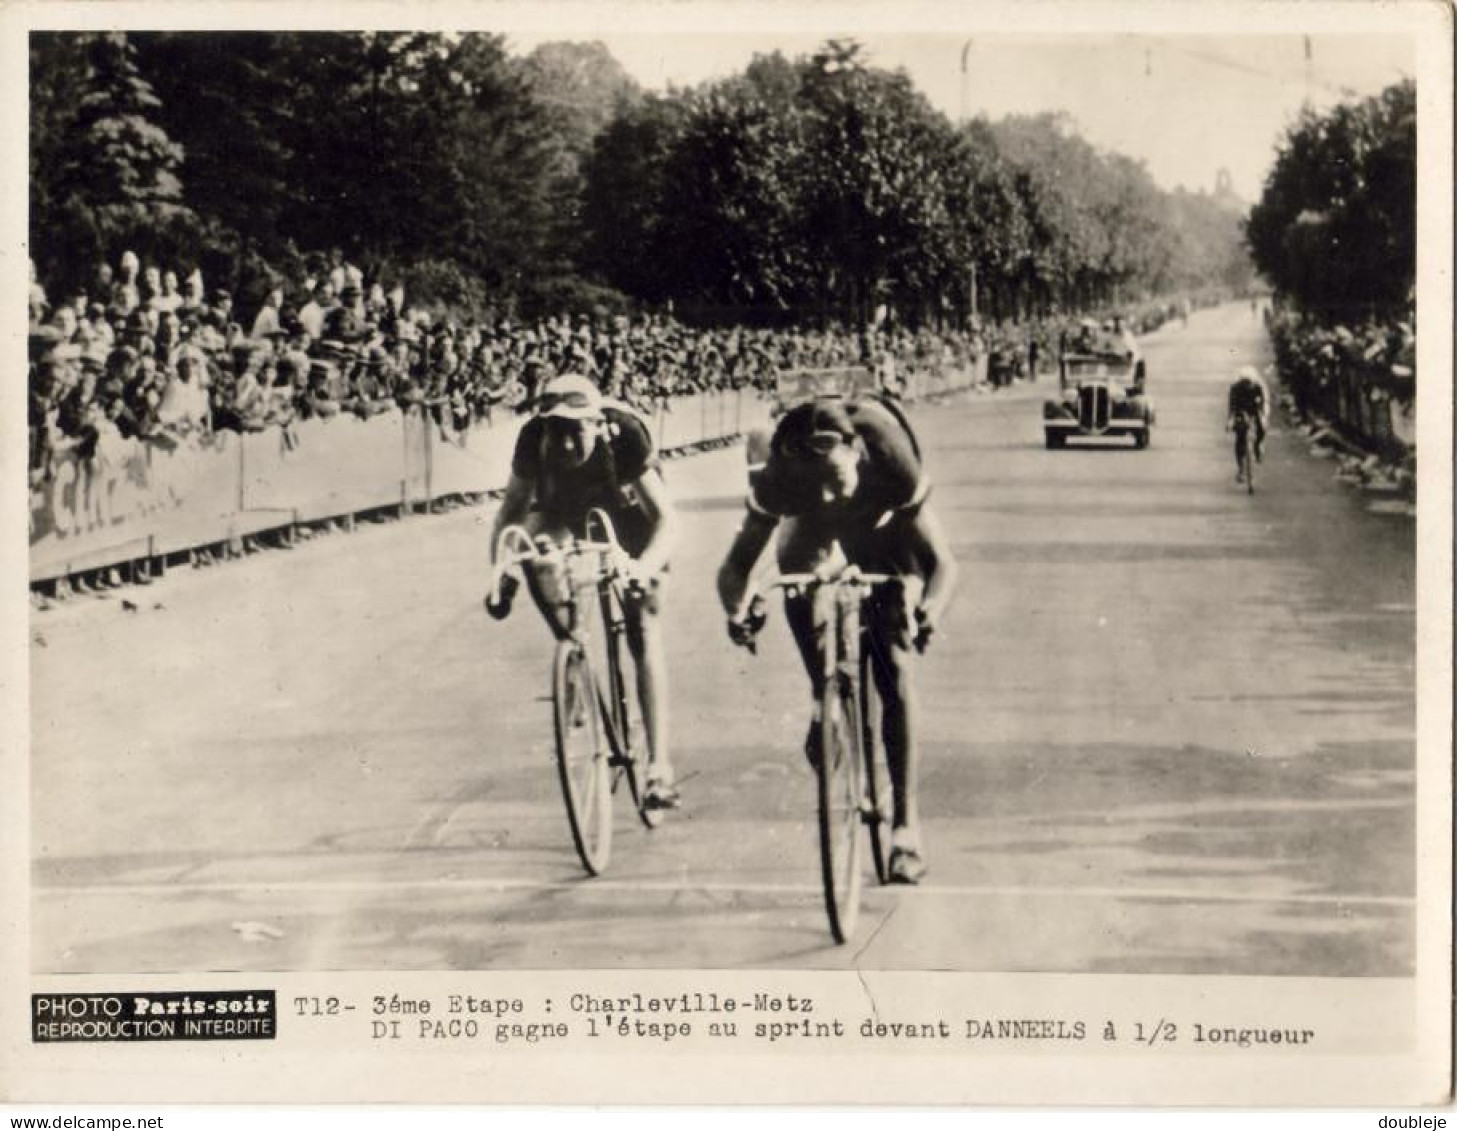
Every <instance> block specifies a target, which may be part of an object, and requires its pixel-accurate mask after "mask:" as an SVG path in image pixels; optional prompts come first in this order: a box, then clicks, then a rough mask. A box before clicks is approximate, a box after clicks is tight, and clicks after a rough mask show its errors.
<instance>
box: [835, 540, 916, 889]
mask: <svg viewBox="0 0 1457 1131" xmlns="http://www.w3.org/2000/svg"><path fill="white" fill-rule="evenodd" d="M849 550H850V554H851V560H852V561H854V562H855V563H856V564H857V565H859V566H860V567H861V568H862V569H864V570H866V571H867V572H871V573H890V574H894V575H896V576H898V577H899V578H900V584H899V585H889V586H882V587H881V588H879V589H877V590H876V591H875V592H874V593H872V594H871V597H870V601H869V604H868V608H867V609H866V616H867V618H868V621H867V627H868V629H869V631H870V647H871V657H872V662H871V665H870V670H871V673H872V675H873V677H874V679H875V687H876V691H877V692H878V693H879V695H880V711H881V715H880V719H881V722H880V726H881V742H882V743H883V744H884V747H885V761H886V769H887V770H888V771H889V775H890V787H891V796H892V799H893V805H892V808H891V861H890V872H891V879H892V881H894V882H900V883H915V882H916V881H918V880H919V879H920V878H921V877H922V876H923V875H924V874H925V871H926V866H925V862H924V860H923V859H922V855H921V852H922V849H921V812H920V758H919V747H918V745H917V742H916V728H917V724H918V722H919V712H918V709H917V698H916V685H915V660H916V650H915V634H916V630H915V616H914V610H915V608H916V606H917V605H918V604H919V603H920V600H921V597H922V595H923V593H924V591H925V579H924V577H923V576H922V573H921V569H922V567H921V563H919V562H918V561H916V559H915V556H914V554H913V553H911V552H910V549H909V547H908V545H907V542H906V539H905V537H904V534H903V532H901V531H900V530H898V528H897V523H896V522H894V521H892V522H890V523H887V524H885V525H883V526H879V527H876V528H875V529H874V530H872V531H871V532H870V533H869V534H868V535H867V536H866V537H865V538H864V539H863V540H862V541H861V542H859V543H858V544H854V545H852V546H851V547H850V548H849Z"/></svg>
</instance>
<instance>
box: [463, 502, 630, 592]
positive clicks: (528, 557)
mask: <svg viewBox="0 0 1457 1131" xmlns="http://www.w3.org/2000/svg"><path fill="white" fill-rule="evenodd" d="M594 527H595V528H596V530H597V532H599V536H598V537H596V538H593V537H591V535H592V534H593V533H594V529H593V528H594ZM584 529H585V530H586V533H587V535H588V537H585V538H577V537H575V536H573V535H570V534H569V535H567V537H565V538H563V539H562V540H561V541H556V540H554V539H552V538H549V537H547V536H546V535H537V536H536V537H532V534H531V532H530V531H529V530H527V529H526V528H525V527H524V526H521V525H519V524H516V523H513V524H511V525H510V526H506V527H503V528H502V530H501V533H500V534H499V535H497V537H496V562H495V566H494V567H493V569H492V572H491V587H490V595H491V599H492V600H496V599H498V598H499V596H500V589H501V582H502V580H503V579H504V578H505V577H506V575H507V574H508V573H510V572H511V571H512V570H514V569H516V568H517V567H518V566H521V565H523V564H525V563H526V562H556V563H562V562H565V560H566V559H567V558H568V557H569V556H580V555H584V554H599V555H601V557H602V558H603V559H604V560H605V561H606V562H607V563H608V567H609V570H610V572H611V573H612V574H613V575H617V574H619V573H620V572H621V570H622V564H623V561H624V560H625V559H626V558H627V556H628V555H627V552H626V551H625V550H624V549H623V548H622V543H620V542H619V541H618V540H617V530H616V528H615V527H614V526H613V525H612V519H611V517H610V516H609V515H608V514H607V512H606V511H604V510H602V508H600V507H593V508H592V509H591V510H589V511H588V512H587V518H586V522H585V523H584Z"/></svg>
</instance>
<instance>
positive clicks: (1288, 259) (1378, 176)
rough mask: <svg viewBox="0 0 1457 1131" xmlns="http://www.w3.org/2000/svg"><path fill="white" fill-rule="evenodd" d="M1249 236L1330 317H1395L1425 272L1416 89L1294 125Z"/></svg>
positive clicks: (1278, 277) (1269, 264)
mask: <svg viewBox="0 0 1457 1131" xmlns="http://www.w3.org/2000/svg"><path fill="white" fill-rule="evenodd" d="M1245 234H1246V239H1247V240H1248V242H1249V247H1250V251H1251V253H1252V255H1253V257H1254V261H1255V264H1256V266H1257V267H1258V268H1259V270H1260V272H1261V273H1262V274H1264V275H1265V277H1266V278H1267V279H1269V280H1270V282H1271V283H1272V284H1273V285H1274V286H1275V287H1276V288H1278V289H1279V290H1281V291H1283V292H1285V293H1286V294H1288V295H1289V296H1290V297H1292V298H1293V299H1295V300H1296V301H1297V302H1298V303H1299V304H1300V305H1301V306H1303V307H1304V308H1306V309H1307V311H1309V312H1310V313H1313V314H1317V315H1319V316H1321V317H1323V318H1327V319H1337V318H1352V319H1354V318H1360V317H1362V316H1364V315H1367V314H1378V313H1390V312H1392V311H1395V310H1397V309H1399V308H1401V307H1402V306H1403V305H1404V304H1405V303H1406V302H1407V300H1408V298H1409V295H1410V292H1411V288H1412V284H1413V281H1414V277H1415V267H1416V85H1415V83H1413V82H1411V81H1410V80H1406V81H1403V82H1401V83H1397V84H1395V85H1394V86H1391V87H1388V88H1387V89H1386V90H1385V91H1383V92H1382V93H1381V94H1379V95H1376V96H1375V97H1372V98H1368V99H1366V100H1364V101H1362V102H1359V103H1346V104H1342V105H1340V106H1337V107H1335V108H1334V109H1333V110H1331V111H1330V112H1329V113H1327V114H1317V113H1316V112H1314V111H1313V110H1310V109H1309V108H1307V109H1306V110H1305V111H1304V112H1303V113H1302V114H1301V116H1300V118H1299V120H1298V121H1297V122H1296V123H1295V124H1294V125H1293V126H1292V127H1291V128H1290V130H1289V132H1288V133H1287V135H1286V138H1285V140H1284V142H1283V143H1282V145H1281V147H1280V152H1279V155H1278V157H1277V158H1276V161H1275V166H1274V168H1273V169H1272V170H1271V172H1270V175H1269V177H1268V178H1267V179H1266V182H1265V187H1264V192H1263V194H1262V196H1261V197H1260V200H1259V202H1258V203H1257V204H1256V205H1255V207H1254V208H1253V209H1252V210H1251V212H1250V217H1249V221H1248V223H1247V225H1246V232H1245Z"/></svg>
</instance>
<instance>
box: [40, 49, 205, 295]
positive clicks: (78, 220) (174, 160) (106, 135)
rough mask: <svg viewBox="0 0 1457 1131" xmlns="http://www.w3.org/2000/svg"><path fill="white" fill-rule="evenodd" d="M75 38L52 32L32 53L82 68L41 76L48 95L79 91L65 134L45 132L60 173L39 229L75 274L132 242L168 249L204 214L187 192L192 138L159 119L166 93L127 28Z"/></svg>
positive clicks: (46, 152) (47, 194)
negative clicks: (175, 137) (141, 65)
mask: <svg viewBox="0 0 1457 1131" xmlns="http://www.w3.org/2000/svg"><path fill="white" fill-rule="evenodd" d="M37 38H38V39H39V38H41V37H37ZM70 39H71V42H70V43H61V42H44V41H42V42H41V43H40V44H39V45H38V47H39V50H38V51H37V52H36V53H35V54H33V55H32V61H33V62H34V63H40V64H42V65H43V66H44V65H46V64H49V65H50V66H51V67H57V68H58V67H64V66H67V65H71V66H78V67H79V68H80V77H79V81H76V82H75V83H74V85H71V84H70V83H68V82H67V79H66V77H65V76H62V75H60V74H58V73H56V71H54V70H53V71H51V72H50V73H48V74H42V75H40V76H38V78H37V84H38V86H39V87H40V88H41V89H43V90H45V91H47V93H48V95H50V94H53V93H54V92H56V91H57V90H58V89H64V90H66V93H67V94H68V95H69V96H72V97H74V99H75V112H74V115H68V116H64V117H61V118H60V119H59V122H60V125H61V130H60V132H59V135H57V134H55V133H51V134H50V135H49V136H45V137H44V142H43V147H42V150H41V153H40V155H39V160H40V161H42V162H44V163H45V168H44V170H43V171H44V172H46V173H49V174H51V176H52V178H53V179H52V181H51V185H52V187H50V188H49V189H48V190H47V189H42V190H40V193H39V194H38V195H40V196H41V198H42V208H43V210H44V215H45V218H46V221H47V223H46V226H45V227H44V228H42V229H39V230H35V231H33V232H32V246H33V248H34V249H35V251H36V253H37V258H38V259H40V260H41V261H43V262H45V263H46V264H47V265H48V266H50V267H51V268H52V269H55V270H57V271H58V273H59V274H61V275H62V276H70V281H73V282H74V281H76V276H77V275H78V273H85V272H87V271H89V269H90V266H91V265H92V264H94V263H95V262H96V261H97V260H98V259H101V258H106V257H110V255H111V254H112V253H114V252H118V251H120V250H121V248H122V247H124V246H127V247H133V248H134V249H135V250H137V251H138V252H139V253H140V254H143V255H149V256H153V257H155V255H156V254H158V253H165V249H167V248H168V247H170V246H172V245H173V244H175V242H176V240H177V238H178V232H179V230H182V229H186V228H188V227H189V226H190V225H192V224H193V223H195V219H196V218H195V216H194V215H193V213H192V212H191V210H190V209H188V208H187V207H186V206H185V205H184V204H183V202H182V182H181V180H180V179H179V177H178V170H179V168H180V166H181V163H182V156H183V152H182V147H181V146H179V145H177V144H176V143H175V142H173V141H172V139H171V138H170V137H168V135H167V132H166V130H165V129H163V128H162V127H161V125H159V124H158V121H157V119H158V111H159V110H160V107H161V103H160V101H159V100H158V98H157V96H156V94H155V93H154V92H153V90H152V87H151V85H150V84H149V83H148V82H147V81H146V79H145V78H143V77H142V75H141V73H140V72H139V71H138V69H137V65H136V51H135V48H134V47H133V46H132V44H131V43H130V42H129V41H128V39H127V37H126V35H124V34H122V33H120V32H107V33H97V34H91V35H87V36H85V37H76V36H72V37H70ZM47 110H48V111H53V110H54V106H53V105H51V106H47ZM43 113H44V112H43ZM43 120H44V119H43ZM50 124H51V125H52V126H54V125H56V124H57V119H56V118H54V117H52V118H51V119H50ZM83 265H84V266H83Z"/></svg>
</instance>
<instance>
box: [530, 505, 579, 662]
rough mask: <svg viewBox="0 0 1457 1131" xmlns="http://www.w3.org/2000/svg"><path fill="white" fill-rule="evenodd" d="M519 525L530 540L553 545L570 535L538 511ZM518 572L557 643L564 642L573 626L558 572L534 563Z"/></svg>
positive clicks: (558, 523)
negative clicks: (544, 538) (543, 538)
mask: <svg viewBox="0 0 1457 1131" xmlns="http://www.w3.org/2000/svg"><path fill="white" fill-rule="evenodd" d="M521 525H522V526H524V527H525V528H526V531H527V533H528V534H530V535H531V537H532V538H538V537H543V536H544V537H547V538H550V539H551V540H552V541H553V542H560V541H561V540H562V539H563V538H565V537H566V536H567V534H568V533H570V531H569V530H568V527H567V524H566V523H565V522H562V521H560V520H557V519H552V518H548V517H547V516H546V515H543V514H542V513H541V512H540V511H531V512H530V513H529V514H527V516H526V518H525V520H524V521H523V522H522V524H521ZM521 572H522V574H523V576H524V577H525V578H526V589H527V592H529V593H530V594H531V599H532V601H534V602H535V604H536V607H537V608H538V609H539V610H540V611H541V615H542V619H544V620H545V621H546V624H547V627H548V628H550V629H551V632H552V635H553V636H555V637H556V638H557V639H558V640H561V639H564V638H565V637H566V635H567V634H568V633H569V632H571V630H572V627H573V626H572V625H571V623H570V622H569V617H568V616H567V610H566V608H565V606H564V605H563V601H564V599H565V597H566V591H565V590H564V588H563V584H562V578H561V575H560V573H559V572H558V571H557V570H556V569H555V568H553V567H552V566H549V565H541V564H537V563H535V562H528V563H527V564H526V565H525V566H523V567H522V570H521Z"/></svg>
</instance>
